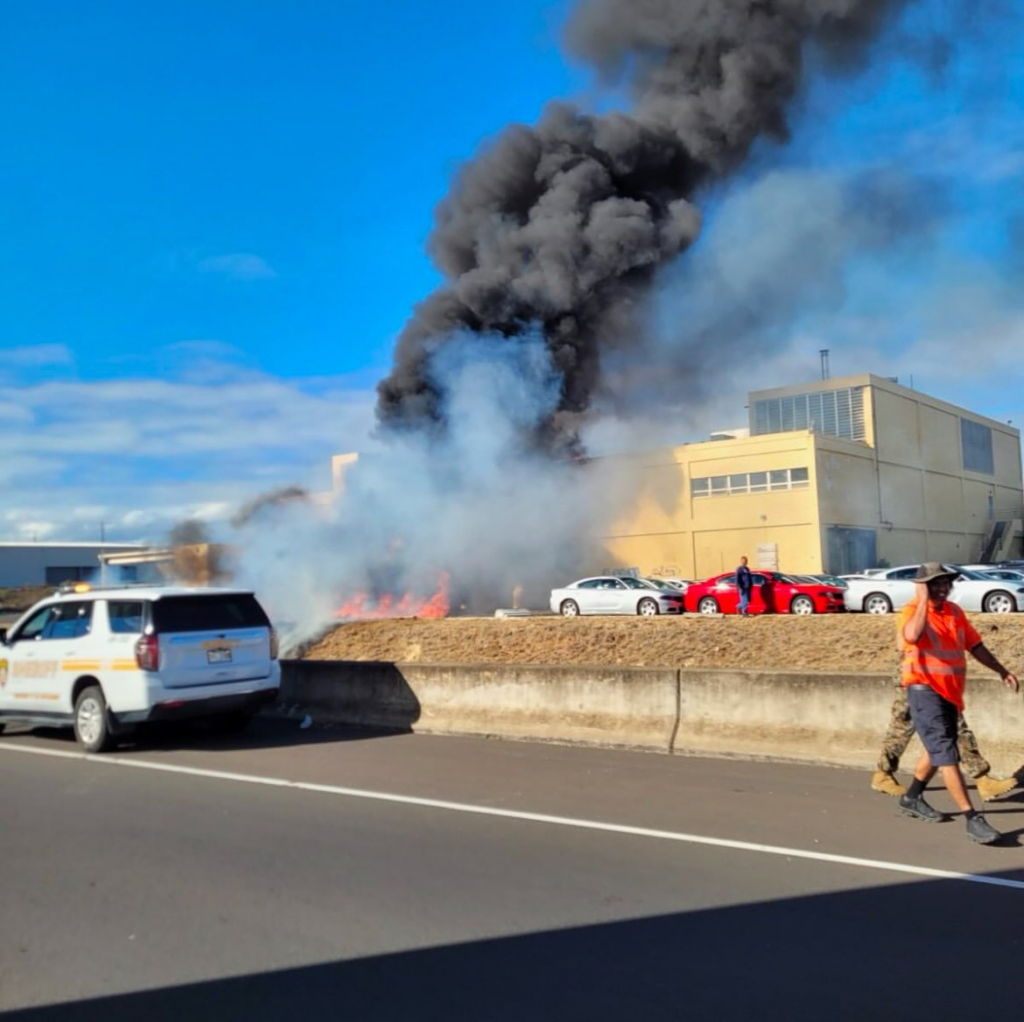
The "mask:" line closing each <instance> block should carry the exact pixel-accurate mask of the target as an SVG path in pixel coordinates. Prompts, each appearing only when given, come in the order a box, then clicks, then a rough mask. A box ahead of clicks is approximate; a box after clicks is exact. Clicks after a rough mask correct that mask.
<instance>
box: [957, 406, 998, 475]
mask: <svg viewBox="0 0 1024 1022" xmlns="http://www.w3.org/2000/svg"><path fill="white" fill-rule="evenodd" d="M960 446H961V448H962V450H963V452H964V471H966V472H983V473H984V474H985V475H989V476H991V475H995V471H996V469H995V460H994V459H993V457H992V430H990V429H989V428H988V426H983V425H982V424H981V423H980V422H972V421H971V420H970V419H961V420H960Z"/></svg>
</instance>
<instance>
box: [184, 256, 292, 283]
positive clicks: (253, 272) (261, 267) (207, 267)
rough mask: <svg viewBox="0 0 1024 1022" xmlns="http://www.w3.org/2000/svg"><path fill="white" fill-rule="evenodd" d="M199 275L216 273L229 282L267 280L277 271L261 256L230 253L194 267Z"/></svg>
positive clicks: (204, 261) (275, 274)
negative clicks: (226, 278) (228, 279)
mask: <svg viewBox="0 0 1024 1022" xmlns="http://www.w3.org/2000/svg"><path fill="white" fill-rule="evenodd" d="M196 269H198V270H199V272H200V273H216V274H219V275H221V276H224V277H228V278H230V279H231V280H269V279H271V278H272V277H276V276H277V271H276V270H275V269H274V268H273V267H272V266H271V265H270V264H269V263H268V262H267V261H266V260H265V259H263V258H262V257H261V256H258V255H253V254H252V253H251V252H230V253H228V254H226V255H218V256H209V257H207V258H206V259H201V260H200V261H199V263H198V264H197V266H196Z"/></svg>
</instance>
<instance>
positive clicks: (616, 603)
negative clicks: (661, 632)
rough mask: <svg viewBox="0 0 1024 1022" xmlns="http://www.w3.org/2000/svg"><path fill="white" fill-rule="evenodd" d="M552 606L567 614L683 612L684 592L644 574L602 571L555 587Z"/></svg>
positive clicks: (552, 594) (649, 615) (650, 614)
mask: <svg viewBox="0 0 1024 1022" xmlns="http://www.w3.org/2000/svg"><path fill="white" fill-rule="evenodd" d="M551 609H552V611H554V613H556V614H561V615H562V616H563V617H576V616H578V615H579V614H640V615H641V616H643V617H655V616H656V615H658V614H681V613H682V612H683V594H682V593H678V592H677V593H670V592H667V591H666V590H662V589H658V588H657V587H655V586H653V585H651V583H649V582H647V581H645V580H644V579H642V578H631V577H628V576H627V577H623V578H620V577H618V576H616V575H598V576H596V577H594V578H581V579H579V581H577V582H571V583H570V584H569V585H567V586H563V587H562V588H560V589H552V590H551Z"/></svg>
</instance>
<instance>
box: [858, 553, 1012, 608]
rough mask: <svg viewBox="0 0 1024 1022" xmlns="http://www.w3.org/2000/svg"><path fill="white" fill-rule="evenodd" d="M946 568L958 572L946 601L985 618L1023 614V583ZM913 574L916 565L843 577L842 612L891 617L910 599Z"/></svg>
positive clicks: (874, 570) (953, 565)
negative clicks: (844, 581) (988, 615)
mask: <svg viewBox="0 0 1024 1022" xmlns="http://www.w3.org/2000/svg"><path fill="white" fill-rule="evenodd" d="M949 568H950V570H951V571H958V572H960V578H958V579H957V580H956V581H955V582H954V583H953V591H952V592H951V593H950V596H949V598H950V600H952V601H953V602H954V603H958V604H959V605H960V606H961V607H963V609H964V610H971V611H982V612H984V613H986V614H1012V613H1013V612H1015V611H1019V610H1024V583H1021V582H1016V581H1010V580H1006V579H994V578H989V577H988V576H986V575H983V574H982V573H981V572H979V571H969V570H967V569H966V568H958V567H957V566H956V565H955V564H951V565H949ZM916 574H917V565H916V564H911V565H905V566H903V567H899V568H874V569H872V570H871V571H866V572H864V573H863V574H861V575H844V576H843V578H844V579H845V580H846V582H847V588H846V589H845V590H844V592H843V599H844V601H845V603H846V609H847V610H852V611H863V612H864V613H865V614H891V613H892V611H893V610H895V609H897V608H899V607H902V606H903V604H905V603H907V602H908V601H909V600H911V599H913V597H914V595H915V591H914V575H916Z"/></svg>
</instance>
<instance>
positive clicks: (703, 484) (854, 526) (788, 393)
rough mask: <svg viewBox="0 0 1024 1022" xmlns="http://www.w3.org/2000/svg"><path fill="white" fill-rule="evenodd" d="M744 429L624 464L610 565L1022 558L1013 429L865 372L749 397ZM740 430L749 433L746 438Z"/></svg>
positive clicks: (672, 567)
mask: <svg viewBox="0 0 1024 1022" xmlns="http://www.w3.org/2000/svg"><path fill="white" fill-rule="evenodd" d="M748 409H749V419H750V421H749V430H747V429H743V430H734V431H730V432H729V433H725V434H713V436H715V437H720V438H719V439H712V440H709V441H706V442H703V443H693V444H684V445H681V446H678V447H671V448H666V449H662V450H658V451H653V452H650V453H647V454H641V455H633V456H630V457H628V458H622V459H611V460H612V461H614V462H619V463H620V464H621V468H622V471H623V473H624V474H625V475H627V476H628V478H629V480H630V484H631V485H632V486H634V487H635V488H636V489H637V491H638V493H639V499H638V501H637V503H636V505H635V506H634V507H633V508H632V509H631V510H630V511H629V512H628V513H627V514H626V515H624V516H623V517H622V518H621V519H620V520H619V521H618V522H616V523H615V524H614V525H613V527H612V529H611V534H610V535H608V536H607V537H605V546H606V550H607V556H608V558H609V559H610V563H611V564H615V565H620V566H623V567H636V568H638V569H639V570H640V571H641V572H642V573H644V574H658V575H664V576H668V577H671V576H677V577H682V578H704V577H707V576H708V575H714V574H717V573H719V572H722V571H728V570H729V569H730V568H732V567H734V566H735V565H736V563H737V561H738V559H739V557H740V555H741V554H746V555H747V556H748V557H749V558H750V561H751V564H752V565H756V566H759V567H764V568H769V567H775V566H778V567H779V568H780V569H782V570H784V571H791V572H795V573H810V572H822V571H829V572H833V573H836V574H844V573H848V572H852V571H858V570H860V569H863V568H866V567H872V566H876V565H884V564H886V563H888V564H894V565H895V564H905V563H913V562H919V561H923V560H941V561H949V562H954V563H970V562H974V561H979V560H1000V559H1005V558H1008V557H1019V556H1020V555H1021V534H1022V518H1024V489H1022V480H1021V447H1020V432H1019V430H1017V429H1014V428H1013V427H1012V426H1009V425H1007V424H1004V423H1001V422H997V421H995V420H993V419H988V418H986V417H985V416H983V415H977V414H975V413H974V412H969V411H967V410H966V409H963V408H957V407H956V406H955V405H951V404H947V403H946V402H944V401H939V400H937V399H936V398H932V397H928V396H927V395H926V394H922V393H920V392H918V391H915V390H910V389H908V388H907V387H902V386H900V385H899V384H898V383H895V382H893V381H891V380H888V379H883V378H881V377H878V376H872V375H870V374H863V375H860V376H849V377H846V378H843V379H834V380H833V379H826V380H821V381H818V382H815V383H811V384H808V385H804V386H793V387H783V388H780V389H777V390H764V391H755V392H753V393H751V394H750V395H749V401H748ZM748 432H749V435H744V434H747V433H748Z"/></svg>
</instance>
